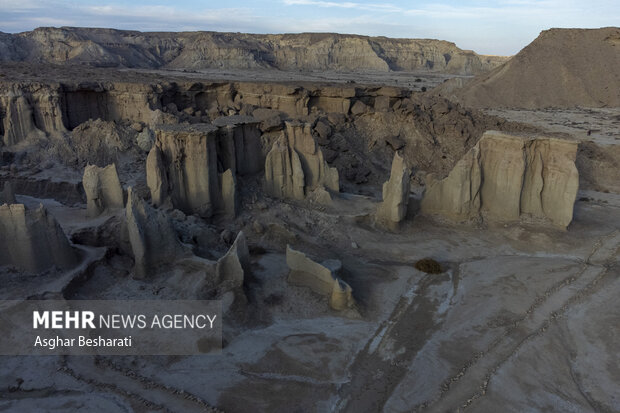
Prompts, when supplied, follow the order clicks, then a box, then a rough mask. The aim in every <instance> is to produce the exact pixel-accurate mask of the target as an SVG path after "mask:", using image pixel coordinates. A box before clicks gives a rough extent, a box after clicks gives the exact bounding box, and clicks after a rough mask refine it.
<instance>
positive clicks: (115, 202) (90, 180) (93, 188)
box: [82, 164, 125, 217]
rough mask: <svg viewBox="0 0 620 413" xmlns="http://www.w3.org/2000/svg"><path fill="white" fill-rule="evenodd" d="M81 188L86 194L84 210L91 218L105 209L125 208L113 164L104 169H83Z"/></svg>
mask: <svg viewBox="0 0 620 413" xmlns="http://www.w3.org/2000/svg"><path fill="white" fill-rule="evenodd" d="M82 186H84V192H85V193H86V210H87V213H88V215H89V216H91V217H96V216H98V215H100V214H101V213H102V212H103V211H105V210H106V209H111V208H123V207H124V206H125V202H124V199H123V188H122V187H121V182H120V181H119V179H118V173H117V172H116V165H115V164H111V165H108V166H106V167H105V168H100V167H98V166H96V165H88V166H87V167H86V169H84V176H83V178H82Z"/></svg>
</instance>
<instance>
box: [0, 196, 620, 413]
mask: <svg viewBox="0 0 620 413" xmlns="http://www.w3.org/2000/svg"><path fill="white" fill-rule="evenodd" d="M580 195H583V197H586V195H587V197H588V199H590V198H592V200H589V201H580V202H578V203H577V204H576V212H575V220H574V221H573V223H572V224H571V226H570V228H569V230H568V231H567V232H559V231H554V230H543V229H540V228H528V227H523V226H519V225H514V226H512V225H508V226H501V227H496V228H468V227H462V226H453V225H445V224H444V225H437V224H436V223H433V222H430V221H427V220H425V219H421V218H416V219H414V220H413V221H410V222H408V223H407V224H406V225H405V227H403V228H402V229H401V230H400V231H399V232H396V233H385V232H383V231H378V230H376V229H374V228H372V227H371V226H368V224H366V223H365V222H364V220H363V219H362V218H361V217H363V216H364V213H365V211H364V208H359V206H358V207H357V208H353V207H352V208H350V209H349V210H350V211H351V214H350V215H348V216H347V214H346V212H347V209H346V203H347V202H351V201H347V200H342V201H341V204H339V206H340V207H341V208H342V207H344V208H345V209H344V210H343V213H338V212H335V211H333V210H332V211H330V210H321V209H318V208H317V209H313V208H310V209H306V208H299V207H298V206H296V205H295V204H291V205H290V206H289V207H285V208H283V209H282V210H281V211H273V210H270V209H267V210H265V211H263V212H262V213H259V214H258V215H257V219H259V220H262V221H263V222H269V221H273V222H276V221H277V220H278V219H282V220H283V221H285V222H299V223H302V222H305V221H313V222H316V223H317V224H318V226H320V227H321V230H320V231H319V232H316V231H307V232H302V231H299V230H297V229H295V228H291V231H292V232H294V233H296V234H297V237H298V238H297V241H296V243H295V244H294V245H295V247H297V248H301V249H304V250H306V251H309V252H311V254H312V255H313V256H316V257H323V258H339V259H341V260H342V261H343V264H344V268H345V277H344V278H345V279H346V281H348V282H349V283H350V284H351V285H352V286H353V288H354V291H355V294H356V298H357V299H358V302H359V307H360V313H361V315H362V318H361V319H348V318H343V317H341V316H340V315H338V314H337V313H335V312H332V311H330V310H328V308H327V305H326V302H325V300H324V299H323V298H321V297H319V296H317V295H315V294H313V293H312V292H310V291H308V290H306V289H304V288H301V287H294V286H290V285H288V284H287V283H286V276H287V267H286V264H285V258H284V254H283V251H277V250H275V251H269V250H268V251H266V252H265V253H264V254H260V255H256V254H255V255H254V256H253V270H254V274H255V277H256V278H257V279H258V280H259V282H260V285H261V287H260V288H259V289H258V292H257V296H258V297H259V298H260V299H265V298H266V297H267V296H269V295H273V294H275V295H278V294H279V295H281V297H282V301H281V305H278V306H275V307H274V308H271V309H269V310H268V313H269V314H268V315H267V316H265V317H264V322H262V323H258V324H257V325H255V326H254V327H252V328H241V329H239V328H232V329H229V331H227V332H226V333H225V341H226V346H225V348H224V350H223V352H222V355H220V356H202V357H97V358H91V357H33V358H25V357H22V358H20V357H13V358H8V357H4V358H3V368H2V370H1V374H0V386H1V387H3V388H5V389H7V388H9V387H11V386H13V387H15V386H16V385H17V384H16V383H17V381H18V379H22V380H23V383H21V385H19V386H18V388H14V389H13V390H12V391H11V392H9V393H6V392H5V393H3V395H2V398H0V407H2V408H5V409H9V410H11V409H17V410H20V411H26V410H30V409H34V410H36V409H37V408H38V409H45V410H46V411H63V410H64V409H66V408H67V407H68V406H80V407H82V408H91V409H103V410H108V409H113V410H115V411H131V410H132V409H133V410H134V411H160V410H164V411H165V410H168V411H204V410H205V409H206V408H207V407H206V406H207V405H209V406H217V407H218V408H221V409H223V410H225V411H233V412H238V411H239V412H245V411H247V412H256V411H265V412H267V411H269V412H278V411H282V412H285V411H286V412H290V411H346V412H349V411H351V412H353V411H389V412H402V411H447V410H449V411H453V410H455V409H458V408H468V409H470V410H472V411H488V412H491V411H497V408H498V406H503V409H504V411H514V412H517V411H523V410H553V411H591V410H597V411H617V410H618V409H619V408H620V386H618V383H620V370H618V368H617V363H616V362H615V361H617V360H618V358H619V356H620V337H619V336H618V335H617V332H616V331H615V326H617V325H618V323H619V322H620V312H619V311H618V307H617V306H616V305H615V304H614V303H615V299H616V297H617V295H618V293H620V282H619V281H618V273H619V272H618V269H619V268H620V266H619V263H618V252H619V251H618V248H619V247H620V198H619V197H618V196H613V194H600V196H597V194H592V193H588V194H580ZM39 201H41V200H36V199H33V198H28V199H26V198H25V197H24V199H22V202H29V203H34V202H39ZM43 202H44V203H45V204H46V205H47V206H48V208H49V210H50V213H52V214H54V215H55V216H57V218H58V220H59V221H60V222H61V224H63V226H64V227H65V229H66V230H67V231H68V232H72V231H74V230H76V229H78V228H79V227H80V226H82V225H86V224H87V222H85V221H87V220H88V219H87V218H86V217H85V216H84V215H80V214H82V213H83V211H82V210H80V208H68V207H63V206H62V205H61V204H58V203H54V202H53V201H45V200H43ZM353 204H354V202H351V203H350V205H351V206H352V205H353ZM357 204H358V205H359V203H357ZM368 208H370V207H368ZM276 215H278V216H279V218H278V217H277V216H276ZM80 216H81V217H82V218H79V217H80ZM355 217H358V219H357V221H359V222H358V223H354V221H356V219H355ZM78 218H79V219H78ZM69 223H72V225H69ZM300 226H301V224H300ZM256 236H257V235H256V234H253V235H251V237H250V238H251V239H254V240H255V239H256ZM352 241H354V242H356V243H357V244H358V245H359V248H353V247H352V246H351V242H352ZM426 256H430V257H433V258H435V259H437V260H438V261H439V262H441V263H442V265H443V267H444V268H445V269H446V271H445V272H444V273H442V274H439V275H428V274H424V273H421V272H419V271H417V270H415V269H414V268H413V263H414V262H415V261H416V260H417V259H419V258H422V257H426ZM110 277H112V278H113V280H110V279H109V278H110ZM106 278H107V279H108V280H107V281H106ZM112 281H113V282H112ZM139 283H140V282H137V281H135V280H131V279H128V278H127V277H122V276H119V275H110V273H109V272H105V271H104V272H101V273H98V272H95V274H94V275H93V276H92V277H91V278H90V279H89V280H88V281H83V282H82V284H81V287H80V288H79V289H78V294H82V295H89V296H92V295H93V294H95V295H97V296H98V297H106V296H107V297H111V296H116V295H117V294H118V291H120V290H123V289H125V290H127V289H133V290H137V289H139V286H138V285H137V284H139ZM134 284H136V285H134ZM91 285H92V286H95V285H96V286H97V288H96V292H93V291H92V288H91V287H90V286H91ZM145 291H146V292H144V293H143V294H144V295H145V297H146V296H148V295H149V294H150V295H155V294H160V292H159V291H158V292H156V291H155V290H150V289H148V288H147V289H146V290H145ZM42 372H45V374H41V373H42ZM293 404H294V406H295V408H293V409H291V406H292V405H293Z"/></svg>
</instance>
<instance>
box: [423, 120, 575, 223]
mask: <svg viewBox="0 0 620 413" xmlns="http://www.w3.org/2000/svg"><path fill="white" fill-rule="evenodd" d="M576 155H577V143H576V142H572V141H567V140H561V139H555V138H545V137H527V136H514V135H508V134H505V133H500V132H496V131H489V132H486V133H485V134H484V135H483V136H482V138H481V139H480V141H479V142H478V143H477V144H476V145H475V146H474V147H473V148H472V149H471V150H470V151H469V152H467V154H466V155H465V156H464V157H463V158H462V159H461V160H460V161H459V162H458V163H457V164H456V166H455V167H454V169H453V170H452V171H451V172H450V174H449V175H448V176H447V177H446V178H445V179H443V180H436V179H434V178H433V176H432V175H431V176H429V178H428V179H427V188H426V192H425V194H424V198H423V200H422V205H421V208H422V212H423V213H425V214H429V215H441V216H444V217H446V218H449V219H452V220H457V221H464V220H471V219H477V218H481V217H482V218H484V219H487V220H489V221H492V222H511V221H518V220H519V219H535V220H543V221H547V222H550V223H551V224H553V225H554V226H557V227H560V228H566V227H567V226H568V225H569V224H570V222H571V220H572V219H573V205H574V203H575V198H576V196H577V190H578V188H579V173H578V172H577V168H576V167H575V158H576Z"/></svg>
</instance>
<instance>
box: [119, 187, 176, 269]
mask: <svg viewBox="0 0 620 413" xmlns="http://www.w3.org/2000/svg"><path fill="white" fill-rule="evenodd" d="M125 218H126V221H127V229H128V232H129V241H130V243H131V249H132V251H133V255H134V260H135V266H134V277H135V278H140V279H142V278H148V276H149V274H151V273H155V272H157V271H159V270H160V268H161V266H162V265H166V264H171V263H173V262H174V261H175V259H176V258H178V257H179V256H180V255H182V254H183V253H184V250H183V247H182V245H181V243H180V242H179V239H178V237H177V235H176V232H175V230H174V227H173V226H172V223H171V222H170V219H169V218H168V216H167V215H166V213H165V212H163V211H160V210H158V209H154V208H152V207H151V206H150V205H148V204H147V203H146V202H144V201H143V200H142V199H140V198H139V197H138V195H137V194H136V193H135V192H134V191H133V190H132V189H131V187H129V188H128V189H127V207H126V210H125Z"/></svg>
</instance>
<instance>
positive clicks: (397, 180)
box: [377, 152, 411, 225]
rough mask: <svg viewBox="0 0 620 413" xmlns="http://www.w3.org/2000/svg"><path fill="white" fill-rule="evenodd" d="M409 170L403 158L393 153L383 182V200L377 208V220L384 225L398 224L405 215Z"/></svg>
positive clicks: (407, 199)
mask: <svg viewBox="0 0 620 413" xmlns="http://www.w3.org/2000/svg"><path fill="white" fill-rule="evenodd" d="M410 175H411V171H410V170H409V168H408V167H407V166H406V165H405V160H404V159H403V157H402V156H401V155H400V154H399V153H398V152H395V153H394V160H393V161H392V171H391V173H390V179H389V181H387V182H385V183H384V184H383V202H381V204H379V207H378V209H377V221H378V222H380V223H383V224H386V225H394V224H398V223H399V222H400V221H402V220H403V219H404V218H405V215H407V203H408V201H409V178H410Z"/></svg>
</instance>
